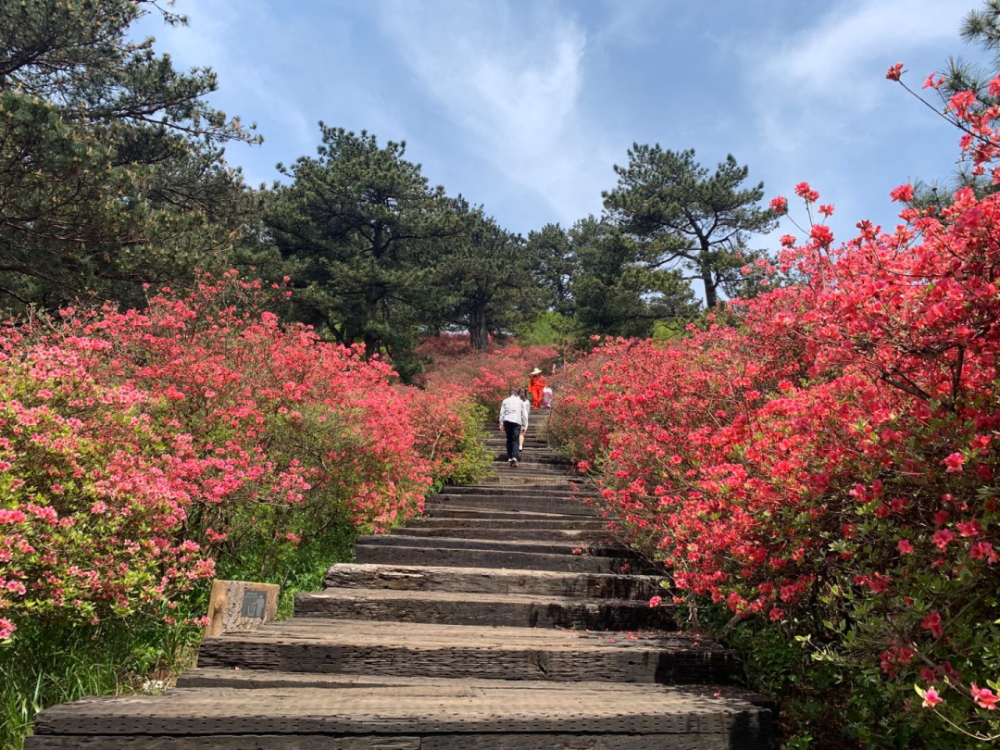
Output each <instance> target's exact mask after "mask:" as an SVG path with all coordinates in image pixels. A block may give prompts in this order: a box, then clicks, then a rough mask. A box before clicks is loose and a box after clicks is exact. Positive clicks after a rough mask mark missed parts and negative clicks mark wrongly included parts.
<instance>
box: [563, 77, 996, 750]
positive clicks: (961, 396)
mask: <svg viewBox="0 0 1000 750" xmlns="http://www.w3.org/2000/svg"><path fill="white" fill-rule="evenodd" d="M899 73H900V69H899V68H894V69H893V70H890V78H892V79H893V80H896V79H898V76H899ZM894 76H895V77H894ZM935 83H937V81H936V80H935V79H933V78H932V79H931V80H930V81H929V83H928V85H934V84H935ZM995 83H996V86H997V88H998V90H1000V80H998V81H997V82H995ZM974 100H975V97H974V96H972V99H971V100H970V95H969V94H968V92H965V93H963V94H961V95H957V96H956V97H955V98H954V99H953V105H952V108H951V112H952V116H953V117H954V118H956V120H957V121H958V122H959V123H960V124H961V125H962V126H963V127H964V128H965V129H966V131H967V132H966V134H965V137H964V138H963V141H962V147H963V149H964V150H965V151H966V152H967V153H968V154H970V155H971V158H972V160H973V163H974V169H975V170H976V171H977V172H979V173H986V174H990V173H992V174H993V175H994V180H995V181H996V178H997V177H998V176H1000V174H998V173H996V172H995V171H991V169H990V167H989V165H990V163H991V161H992V160H993V159H994V158H995V157H996V155H997V154H998V153H1000V152H998V151H997V144H998V143H1000V139H998V138H997V135H996V131H995V130H994V129H993V128H992V120H991V119H990V118H992V117H994V116H995V114H996V113H995V112H992V111H990V110H988V109H983V108H978V109H977V108H976V106H975V104H974ZM795 192H796V194H797V196H798V197H799V199H800V200H801V201H802V202H803V203H804V204H805V206H806V209H807V215H808V217H809V219H810V221H809V222H808V223H807V224H805V225H804V226H803V227H802V228H801V233H800V235H799V236H798V237H796V236H793V235H786V236H785V237H783V238H782V241H781V244H782V248H781V250H780V251H779V252H778V253H777V254H776V259H775V261H774V266H773V267H770V266H769V265H768V263H767V262H766V261H764V262H762V265H765V266H767V267H765V268H763V270H764V271H765V272H767V273H768V274H769V275H770V278H769V279H768V281H769V286H770V288H771V291H769V292H766V293H764V294H762V295H760V296H759V297H757V298H755V299H753V300H749V301H739V300H737V301H734V302H731V303H730V304H728V305H727V306H726V307H725V309H723V310H720V311H718V312H714V313H711V314H709V315H707V316H706V319H705V321H704V324H703V325H701V326H690V327H689V330H688V337H687V338H686V339H684V340H683V341H679V342H666V343H663V344H655V343H653V342H648V341H623V340H611V341H606V342H604V343H603V344H602V345H601V346H599V347H598V348H597V349H596V351H595V352H594V353H593V354H592V355H591V356H590V357H589V358H587V359H584V360H583V361H581V362H579V363H577V364H576V365H575V369H574V372H573V374H572V375H571V376H569V378H570V382H567V384H566V391H567V394H568V395H566V396H564V399H563V401H564V403H563V407H562V408H561V409H560V410H558V411H557V412H556V413H555V414H554V415H553V420H552V424H551V426H550V429H551V430H552V432H553V433H554V435H555V437H556V438H557V439H559V440H560V441H561V442H562V444H563V445H564V446H566V448H567V450H569V451H571V452H572V453H573V455H574V456H575V457H576V458H577V459H578V460H579V461H580V462H581V468H582V469H583V470H592V471H594V472H595V473H596V475H597V477H598V480H599V484H600V496H601V501H602V502H603V503H604V504H606V506H607V507H608V509H609V511H610V512H611V513H612V514H613V515H614V517H615V519H616V521H615V524H616V526H618V527H620V528H621V533H622V534H623V535H624V536H625V537H626V538H627V539H628V540H629V541H630V543H631V544H632V545H633V546H635V547H636V548H637V549H641V550H644V551H645V552H646V553H647V554H648V555H650V556H651V557H654V558H656V559H658V560H660V561H662V562H663V563H664V565H665V566H666V568H667V570H668V572H669V574H670V582H671V588H672V593H673V598H674V603H675V604H677V605H678V606H679V607H680V608H681V611H682V612H687V613H688V616H689V617H690V618H692V619H693V620H694V621H695V623H697V622H698V620H699V618H700V617H701V618H709V619H713V620H714V621H715V622H716V623H717V624H719V625H724V626H728V629H729V631H730V632H731V633H733V634H734V635H733V636H732V637H733V638H734V641H736V642H742V643H743V644H744V645H745V646H747V648H748V651H749V656H750V659H751V667H752V666H753V665H756V666H757V667H758V668H764V667H766V664H765V662H766V659H765V657H766V656H768V653H765V654H762V653H761V651H762V644H769V645H765V647H766V648H769V649H771V650H770V651H769V654H770V655H771V656H774V653H775V650H776V649H777V646H776V644H779V643H788V644H795V646H794V652H789V651H788V650H787V647H785V648H783V649H781V651H782V653H784V654H785V656H786V657H787V658H785V660H784V661H781V662H780V663H781V664H782V666H781V669H782V675H783V678H782V677H776V676H775V672H771V673H769V674H770V676H771V677H774V678H775V682H774V684H772V685H770V686H769V687H771V688H773V689H774V690H775V692H783V693H784V694H785V695H786V697H787V698H788V699H789V701H790V703H791V704H792V707H793V708H794V707H795V706H796V705H798V706H799V707H800V708H801V706H803V705H805V704H807V703H811V709H810V710H811V711H812V713H811V714H807V713H800V714H799V715H798V716H797V720H798V721H800V722H802V721H805V722H806V723H807V724H808V722H813V724H812V726H808V725H804V726H803V725H800V726H799V727H798V730H799V731H800V734H799V735H798V739H797V740H796V741H798V742H800V743H805V741H806V740H805V738H806V736H807V735H809V734H811V735H812V736H813V737H814V739H817V740H821V744H823V743H825V744H827V745H831V746H836V743H838V742H843V741H845V740H846V741H850V742H851V743H852V744H853V743H857V744H861V745H868V746H870V745H882V744H884V745H891V746H901V745H900V743H902V744H903V745H906V744H908V743H911V742H912V743H923V744H925V745H929V746H938V747H956V746H966V745H967V746H977V743H980V742H984V741H994V740H996V739H997V738H998V735H1000V718H998V714H1000V712H998V711H997V710H996V707H997V706H996V703H997V692H998V689H1000V684H998V681H1000V620H997V617H998V614H997V613H998V605H1000V551H998V545H1000V539H998V528H1000V526H998V522H1000V517H998V512H1000V484H998V479H997V473H998V471H1000V451H998V444H997V441H998V439H1000V437H998V428H1000V403H998V396H1000V392H998V371H997V367H998V362H1000V359H998V357H1000V323H998V321H1000V282H998V277H1000V197H998V196H997V195H989V194H987V195H986V196H985V197H977V195H976V194H975V193H974V192H973V190H972V189H970V188H965V189H962V190H960V191H958V192H957V193H956V194H955V196H954V199H953V201H952V202H951V203H950V205H948V206H946V207H944V208H943V209H939V208H923V209H920V208H916V207H914V206H912V205H911V204H910V201H911V200H912V199H913V189H912V187H910V186H908V185H903V186H900V187H899V188H898V189H896V190H894V191H893V194H892V197H893V198H894V199H895V200H897V201H900V202H901V203H903V204H904V208H903V210H902V211H901V213H900V219H901V223H900V224H899V225H898V226H897V227H894V228H893V229H892V230H891V231H883V230H882V229H881V228H880V227H877V226H873V225H872V224H871V223H869V222H861V223H859V224H858V230H859V232H858V235H857V236H856V237H854V238H853V239H851V240H849V241H848V242H846V243H843V244H841V245H836V244H835V242H834V237H833V234H832V232H831V230H830V229H829V227H827V226H826V225H825V223H824V218H825V217H826V216H828V215H829V214H831V213H832V212H833V207H832V206H829V205H823V204H819V202H818V201H819V194H818V193H817V192H816V191H815V190H813V189H812V188H811V187H810V186H809V185H808V184H806V183H802V184H800V185H798V186H797V187H796V191H795ZM772 207H773V208H775V209H776V210H778V211H782V212H784V211H787V207H788V202H787V201H786V200H785V199H784V198H778V199H775V201H774V202H773V203H772ZM760 270H762V269H761V268H760V267H756V268H753V269H750V268H748V269H745V272H747V273H752V272H759V271H760ZM657 603H658V602H657ZM720 609H721V610H724V611H725V615H723V616H722V617H721V619H719V618H720V615H719V612H720ZM776 634H777V637H775V635H776ZM741 639H742V640H741ZM794 654H798V656H799V659H798V661H799V662H801V664H802V666H796V665H790V664H789V663H788V659H791V660H792V661H793V662H794V661H796V660H795V658H794ZM806 660H808V661H811V663H812V666H811V667H806V666H804V664H805V661H806ZM758 684H759V683H758ZM793 731H794V730H793Z"/></svg>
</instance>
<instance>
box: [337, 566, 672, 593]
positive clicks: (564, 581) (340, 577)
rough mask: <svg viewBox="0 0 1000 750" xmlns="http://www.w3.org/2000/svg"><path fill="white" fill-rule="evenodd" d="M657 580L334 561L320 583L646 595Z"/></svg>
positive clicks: (655, 587)
mask: <svg viewBox="0 0 1000 750" xmlns="http://www.w3.org/2000/svg"><path fill="white" fill-rule="evenodd" d="M662 580H663V578H662V577H661V576H641V575H615V574H610V573H566V572H559V571H548V570H494V569H491V568H475V567H469V568H442V567H432V566H411V565H364V564H356V563H339V564H337V565H333V566H331V567H330V568H329V570H327V572H326V577H325V579H324V585H326V586H328V587H330V588H365V589H371V588H383V589H394V590H398V591H403V590H410V591H468V592H483V593H503V594H528V595H535V596H558V597H583V598H587V599H639V600H641V599H646V600H648V599H649V598H650V597H651V596H654V595H655V594H656V593H657V592H660V593H662V589H661V588H660V585H659V584H660V581H662Z"/></svg>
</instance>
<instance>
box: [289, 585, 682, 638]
mask: <svg viewBox="0 0 1000 750" xmlns="http://www.w3.org/2000/svg"><path fill="white" fill-rule="evenodd" d="M295 614H296V616H298V617H302V616H310V617H337V618H341V619H350V620H382V621H394V622H422V623H440V624H450V625H490V626H500V625H502V626H508V627H527V628H534V627H541V628H551V627H560V628H584V629H604V628H610V629H614V630H639V629H651V628H660V629H663V630H672V629H674V628H673V621H672V620H671V618H670V613H669V612H668V611H667V609H666V608H664V607H660V608H657V609H652V608H650V607H649V605H648V604H647V603H646V602H644V601H643V602H636V601H632V602H616V601H613V600H608V599H603V600H602V599H564V598H552V597H537V596H517V595H503V594H481V593H464V592H462V593H451V592H439V591H387V590H384V589H340V590H336V589H334V590H329V591H324V592H320V593H302V594H297V595H296V597H295Z"/></svg>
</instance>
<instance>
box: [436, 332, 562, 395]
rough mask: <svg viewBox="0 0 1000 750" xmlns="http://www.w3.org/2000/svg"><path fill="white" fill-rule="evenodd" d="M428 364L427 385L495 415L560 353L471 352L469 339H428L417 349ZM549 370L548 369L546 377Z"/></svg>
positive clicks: (539, 349) (533, 349) (532, 349)
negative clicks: (463, 397)
mask: <svg viewBox="0 0 1000 750" xmlns="http://www.w3.org/2000/svg"><path fill="white" fill-rule="evenodd" d="M417 353H418V355H420V356H421V357H423V358H424V359H425V360H427V362H428V367H427V372H426V374H425V375H424V385H425V387H426V388H427V389H428V390H431V391H434V392H437V393H457V394H464V395H466V396H467V397H469V398H471V399H472V400H473V401H474V402H475V403H476V404H478V405H480V406H482V407H483V408H485V409H486V410H488V412H489V414H490V415H492V414H493V412H494V411H497V410H499V408H500V402H501V401H503V400H504V399H505V398H506V397H507V394H508V392H509V390H510V389H511V388H522V387H527V385H528V377H529V374H530V372H531V371H532V370H533V369H534V368H536V367H542V366H543V365H548V364H551V362H552V361H554V360H555V359H556V356H557V352H556V349H555V348H553V347H548V346H521V345H519V344H517V343H508V344H505V345H503V346H499V345H494V346H492V347H491V348H490V349H488V350H487V351H486V352H484V353H475V352H471V351H470V350H469V348H468V336H467V335H466V336H457V335H446V336H434V337H428V338H427V339H425V340H424V341H423V342H421V344H420V346H419V347H418V348H417ZM547 375H548V369H546V376H547Z"/></svg>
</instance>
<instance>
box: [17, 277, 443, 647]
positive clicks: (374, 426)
mask: <svg viewBox="0 0 1000 750" xmlns="http://www.w3.org/2000/svg"><path fill="white" fill-rule="evenodd" d="M266 302H267V295H266V294H265V293H264V291H263V290H261V289H260V288H259V283H256V282H254V283H248V282H243V281H240V280H239V279H237V278H236V277H235V275H234V274H231V275H229V276H227V277H226V278H224V279H221V280H219V281H213V280H211V279H205V280H204V281H203V283H202V284H201V285H200V286H199V288H198V289H197V291H196V292H194V293H193V294H191V295H189V296H183V297H182V296H178V295H175V294H172V293H171V292H170V291H169V290H166V291H164V292H163V293H161V294H160V295H158V296H156V297H154V298H153V299H152V300H151V302H150V305H149V308H148V309H147V310H145V311H142V312H138V311H134V310H132V311H127V312H117V311H115V310H113V309H111V308H105V309H102V310H99V311H94V312H76V311H74V310H71V309H70V310H63V311H62V313H61V320H60V321H59V322H58V323H56V324H50V325H47V326H46V325H43V324H41V323H36V324H34V325H28V326H22V327H9V328H8V329H7V330H5V331H4V336H3V343H2V349H0V399H2V400H0V487H2V489H3V505H2V509H0V589H2V591H3V594H2V597H0V638H3V639H7V638H10V637H11V636H13V635H15V634H16V628H17V624H18V622H19V620H20V619H22V618H25V617H30V618H56V619H71V620H84V621H90V622H96V621H98V620H102V619H105V618H114V617H124V616H129V617H131V618H135V617H139V616H153V617H157V618H161V617H162V618H167V619H168V620H169V619H170V618H171V609H173V608H174V607H176V599H177V597H178V596H179V595H181V594H183V593H184V592H185V591H188V590H190V589H191V587H192V586H193V585H194V584H195V583H196V582H197V581H199V580H202V579H205V578H209V577H212V576H213V574H214V567H215V563H214V561H215V560H216V559H226V558H228V557H234V556H235V557H238V556H239V555H240V553H241V550H243V549H245V548H250V547H253V546H258V547H260V546H263V547H267V548H269V549H270V550H271V554H270V562H269V563H265V567H267V566H270V567H267V569H264V570H261V571H260V575H261V576H262V577H266V576H267V575H269V570H270V568H273V567H276V566H280V557H281V549H282V548H294V547H295V546H296V545H299V544H302V543H303V541H304V540H305V539H307V538H308V537H309V536H310V535H314V534H317V533H321V532H322V531H323V530H324V529H328V528H329V527H330V526H331V525H333V524H337V523H342V522H344V521H348V522H350V523H352V524H354V525H357V526H359V527H362V528H366V529H373V530H376V531H378V530H382V529H385V528H387V527H388V526H390V525H392V524H394V523H395V522H397V521H400V520H402V519H405V518H406V517H408V516H410V515H412V514H414V513H418V512H420V511H421V509H422V506H423V499H424V494H425V492H426V491H427V489H428V487H429V486H430V484H431V482H432V479H433V477H434V475H435V472H443V473H444V474H448V473H449V472H453V471H454V470H455V467H454V465H453V464H454V462H455V457H454V456H452V455H450V454H449V451H450V450H452V449H453V448H454V446H455V444H456V440H459V439H460V438H461V429H462V424H461V421H459V422H458V423H453V422H452V421H449V419H451V420H453V419H456V418H455V417H449V418H444V417H438V418H437V419H438V420H439V421H442V422H443V423H445V424H446V425H448V427H447V429H446V430H445V433H444V434H443V435H440V436H437V437H436V438H434V439H430V438H428V437H427V436H426V435H425V436H421V435H420V434H418V431H417V430H416V429H415V428H414V426H415V424H416V423H417V422H418V421H419V418H418V414H419V412H420V410H421V409H422V408H423V407H422V406H421V402H420V401H419V397H418V395H417V394H416V393H415V392H414V391H413V389H406V388H402V387H398V386H394V385H392V383H391V382H390V379H391V376H392V370H391V367H390V366H389V365H388V364H386V363H382V362H379V361H371V362H366V361H364V360H363V359H362V357H361V354H360V352H359V351H358V350H355V349H347V348H343V347H340V346H335V345H331V344H325V343H322V342H320V341H319V340H318V339H317V338H316V336H315V335H314V334H313V333H312V332H311V331H309V330H308V329H306V328H304V327H299V326H293V327H284V326H281V325H279V323H278V321H277V318H276V317H275V316H274V315H273V314H271V313H270V312H267V310H266V307H265V304H266ZM451 405H452V402H450V401H447V400H444V401H442V402H440V403H439V404H437V405H436V407H437V411H438V412H441V411H447V410H448V408H449V407H450V406H451ZM422 441H423V442H422ZM428 441H430V442H428ZM422 451H424V452H423V453H422ZM132 622H134V619H133V620H132Z"/></svg>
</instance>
